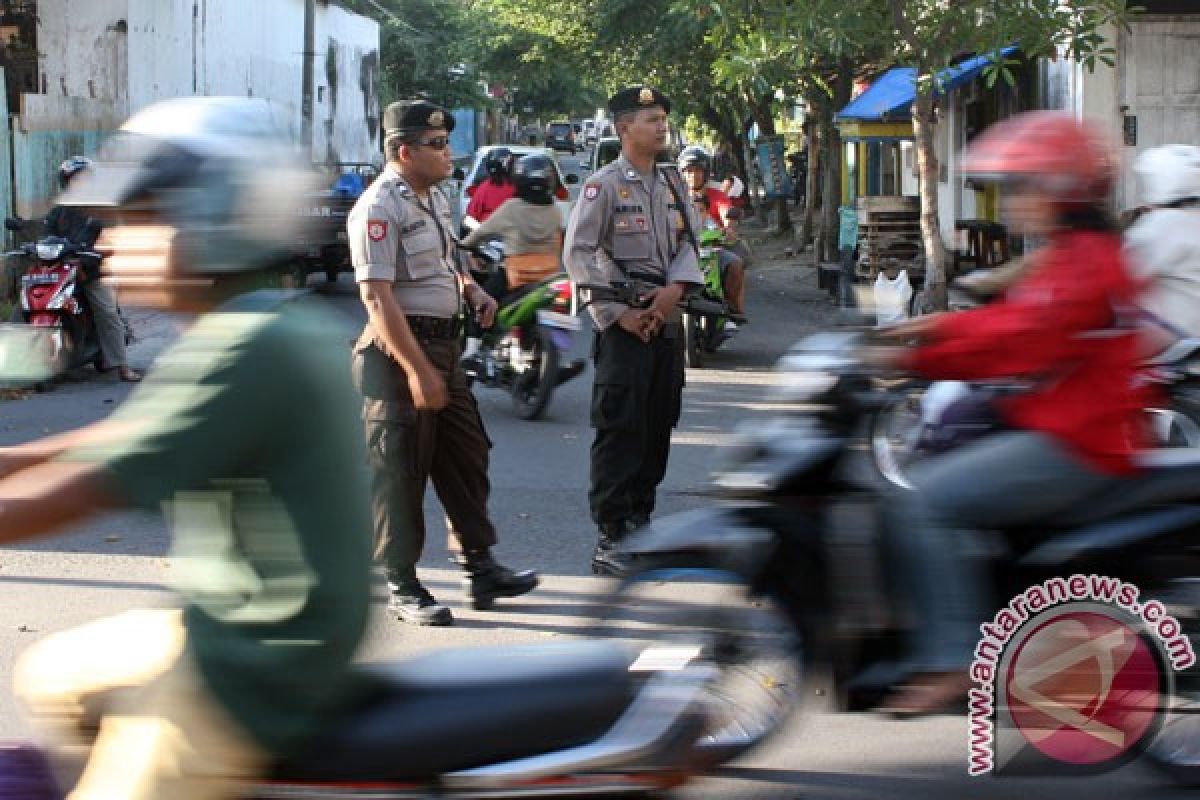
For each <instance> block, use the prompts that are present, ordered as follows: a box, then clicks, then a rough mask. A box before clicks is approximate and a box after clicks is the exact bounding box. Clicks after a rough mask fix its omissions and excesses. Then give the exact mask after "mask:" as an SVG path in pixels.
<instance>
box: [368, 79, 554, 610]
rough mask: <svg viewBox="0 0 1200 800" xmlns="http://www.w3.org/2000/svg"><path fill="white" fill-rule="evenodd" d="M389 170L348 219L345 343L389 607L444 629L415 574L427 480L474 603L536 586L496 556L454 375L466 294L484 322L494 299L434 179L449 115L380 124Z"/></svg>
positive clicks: (410, 105) (458, 372) (444, 162)
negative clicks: (353, 297)
mask: <svg viewBox="0 0 1200 800" xmlns="http://www.w3.org/2000/svg"><path fill="white" fill-rule="evenodd" d="M383 127H384V150H385V152H386V155H387V160H388V164H387V167H386V168H385V169H384V171H383V174H382V175H380V176H379V178H378V179H377V180H376V181H375V182H374V183H373V184H372V185H371V187H370V188H369V189H367V191H365V192H364V193H363V194H362V196H361V197H360V198H359V200H358V202H357V203H356V204H355V206H354V208H353V210H352V211H351V212H350V216H349V219H348V220H347V230H348V232H349V238H350V249H351V256H352V259H353V263H354V274H355V278H356V280H357V281H358V284H359V289H360V293H361V296H362V300H363V304H364V305H365V306H366V308H367V316H368V322H367V326H366V328H365V329H364V330H363V334H362V336H361V337H360V338H359V340H358V343H357V344H356V346H355V348H354V374H355V380H356V382H357V384H358V388H359V390H360V391H361V392H362V394H363V421H364V423H365V425H366V435H367V446H368V448H369V449H370V458H371V469H372V506H373V512H374V524H375V538H376V558H378V559H379V560H380V561H382V562H383V565H384V568H385V570H386V572H387V578H388V585H389V587H390V589H391V592H392V597H391V600H390V602H389V605H388V607H389V609H390V610H391V611H392V612H393V613H395V614H396V616H397V617H398V618H399V619H401V620H403V621H406V622H411V623H414V624H419V625H449V624H451V623H452V621H453V618H452V616H451V614H450V609H448V608H446V607H445V606H442V605H440V604H439V603H438V602H437V601H436V600H435V599H434V598H433V596H432V595H431V594H430V593H429V592H428V591H427V590H426V589H425V588H424V587H423V586H422V585H421V583H420V581H419V580H418V579H417V570H416V565H417V561H418V560H419V559H420V557H421V550H422V548H423V547H424V543H425V519H424V514H423V511H422V501H423V499H424V496H425V486H426V483H427V481H428V480H429V479H432V481H433V486H434V489H435V490H436V491H437V494H438V497H439V499H440V500H441V502H442V506H443V507H444V508H445V511H446V518H447V521H446V527H447V530H448V532H449V536H450V548H451V550H452V551H453V552H455V553H456V560H457V561H458V563H459V564H460V565H461V566H462V567H463V569H464V570H465V571H466V574H467V581H466V582H467V588H468V591H469V593H470V596H471V600H472V603H473V605H474V607H475V608H477V609H483V608H489V607H491V605H492V604H493V602H494V601H495V599H496V598H498V597H516V596H517V595H520V594H524V593H526V592H528V591H530V590H532V589H533V588H534V587H535V586H536V585H537V575H536V574H535V573H533V572H529V571H525V572H513V571H512V570H509V569H507V568H505V567H502V566H500V565H499V564H497V563H496V561H495V560H494V559H493V558H492V556H491V552H490V548H491V547H492V546H493V545H495V543H496V531H495V528H494V527H493V525H492V522H491V520H490V519H489V518H488V513H487V501H488V493H489V491H490V484H489V483H488V474H487V473H488V450H489V448H490V447H491V442H490V441H489V440H488V438H487V434H486V433H485V431H484V428H483V421H482V420H481V419H480V417H479V410H478V408H477V407H476V405H475V398H474V396H473V395H472V394H471V390H470V389H469V388H468V387H467V383H466V377H465V376H464V374H463V372H462V369H461V368H460V367H459V365H458V362H459V345H458V335H459V331H460V328H461V322H462V316H461V313H460V312H461V307H462V304H463V301H464V300H465V301H466V302H467V303H468V304H470V305H471V307H472V308H473V309H474V311H475V313H476V315H477V316H478V318H479V319H480V322H481V324H483V326H484V327H490V326H491V324H492V321H493V319H494V317H495V314H496V302H495V301H494V300H493V299H492V298H491V297H489V296H488V295H487V293H486V292H484V291H483V289H482V288H480V287H479V286H478V285H477V284H476V283H475V282H474V281H473V280H472V279H471V277H470V271H469V270H467V269H466V268H465V266H464V265H463V263H462V261H461V259H460V254H459V251H458V249H457V241H456V240H455V238H454V236H453V234H452V233H451V231H452V229H453V224H454V223H453V217H452V215H451V212H450V204H449V203H448V201H447V200H446V196H445V195H444V194H442V191H441V189H439V188H438V186H437V184H438V183H440V182H441V181H443V180H445V179H446V178H448V177H449V176H450V173H451V172H452V171H453V169H454V164H453V162H452V161H451V154H450V146H449V136H448V134H449V133H450V132H451V131H452V130H454V117H453V116H452V115H451V114H450V113H449V112H448V111H446V110H445V109H441V108H438V107H437V106H435V105H433V104H431V103H428V102H425V101H421V100H417V101H407V102H401V103H393V104H392V105H390V106H388V108H387V109H386V110H385V112H384V117H383Z"/></svg>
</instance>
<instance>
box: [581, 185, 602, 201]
mask: <svg viewBox="0 0 1200 800" xmlns="http://www.w3.org/2000/svg"><path fill="white" fill-rule="evenodd" d="M599 195H600V184H598V183H589V184H588V185H587V186H585V187H583V199H585V200H595V199H596V198H597V197H598V196H599Z"/></svg>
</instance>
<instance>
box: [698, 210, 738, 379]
mask: <svg viewBox="0 0 1200 800" xmlns="http://www.w3.org/2000/svg"><path fill="white" fill-rule="evenodd" d="M699 240H700V241H699V244H700V269H701V271H702V272H703V273H704V289H703V290H702V292H701V296H702V297H703V298H704V299H705V300H707V301H709V303H710V304H711V306H709V307H706V308H708V310H706V311H701V310H693V309H692V308H685V309H684V312H683V341H684V356H685V358H686V360H687V365H688V366H689V367H691V368H693V369H700V368H701V367H703V366H704V361H705V358H706V356H707V355H708V354H709V353H715V352H716V351H717V348H719V347H720V346H721V345H722V344H724V343H725V342H726V341H728V340H729V338H730V336H731V335H732V334H731V333H730V332H729V330H728V329H727V328H726V324H727V323H728V322H729V321H730V320H731V319H732V320H734V321H737V322H741V321H742V320H741V318H740V317H737V316H735V315H734V314H731V313H730V312H729V311H728V309H727V307H726V304H725V286H724V284H723V283H722V281H721V264H720V253H721V249H722V247H724V245H725V233H724V231H722V230H721V229H720V228H717V227H715V226H713V225H711V224H709V225H705V226H704V228H702V229H701V231H700V236H699Z"/></svg>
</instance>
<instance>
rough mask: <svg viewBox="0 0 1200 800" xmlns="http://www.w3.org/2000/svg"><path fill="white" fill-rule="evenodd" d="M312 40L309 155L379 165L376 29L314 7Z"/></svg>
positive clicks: (364, 19)
mask: <svg viewBox="0 0 1200 800" xmlns="http://www.w3.org/2000/svg"><path fill="white" fill-rule="evenodd" d="M316 41H317V47H316V52H317V60H316V70H315V72H316V82H315V85H316V86H317V89H318V91H317V97H316V98H315V100H316V104H315V106H314V108H315V111H314V114H313V117H314V119H315V123H314V125H313V152H314V153H315V154H316V157H317V159H318V160H322V159H327V160H330V161H376V160H378V161H379V162H380V163H382V158H383V154H382V148H383V145H382V143H381V142H380V140H379V125H380V117H381V116H382V114H383V112H382V110H381V109H380V106H379V93H378V84H379V68H380V53H379V24H378V23H376V22H375V21H374V20H372V19H369V18H367V17H362V16H359V15H357V14H351V13H349V12H348V11H346V10H345V9H342V8H340V7H338V6H333V5H330V6H327V7H325V8H321V7H318V9H317V35H316ZM331 132H332V138H331V137H330V133H331Z"/></svg>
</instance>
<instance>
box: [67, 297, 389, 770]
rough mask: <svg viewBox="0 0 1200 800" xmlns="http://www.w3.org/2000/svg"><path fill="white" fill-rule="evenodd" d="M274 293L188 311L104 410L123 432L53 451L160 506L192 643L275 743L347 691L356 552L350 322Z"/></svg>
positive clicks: (361, 554)
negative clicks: (129, 431)
mask: <svg viewBox="0 0 1200 800" xmlns="http://www.w3.org/2000/svg"><path fill="white" fill-rule="evenodd" d="M283 297H284V295H282V294H281V293H277V292H256V293H254V294H253V295H247V296H245V297H242V298H239V299H238V300H236V301H234V302H233V303H231V304H228V305H226V306H224V307H223V308H222V309H221V310H219V311H218V312H216V313H212V314H207V315H205V316H203V317H200V318H199V319H198V320H197V321H196V323H195V324H194V325H193V327H192V328H191V329H190V330H189V331H188V332H187V333H186V334H185V335H184V336H183V337H182V338H181V339H180V340H179V342H178V343H177V344H175V345H174V346H173V347H171V348H170V349H169V350H167V351H166V352H165V353H163V355H162V356H161V357H160V358H159V361H158V363H157V365H156V366H155V369H154V370H153V371H152V372H151V373H150V374H149V375H148V376H147V377H146V380H145V381H144V382H143V383H142V384H141V385H139V387H138V388H137V389H136V390H135V391H134V392H133V394H132V395H131V396H130V397H129V400H128V401H127V402H126V403H125V404H124V405H122V406H121V407H120V408H119V409H118V410H117V411H116V413H115V414H114V415H113V419H114V420H126V421H130V422H131V423H133V424H134V425H135V426H136V427H135V428H134V430H135V431H136V432H135V433H134V434H133V435H132V436H131V437H130V438H129V439H127V440H125V441H122V442H121V443H120V444H119V445H116V446H106V447H103V448H90V449H81V450H79V451H76V452H74V453H70V454H68V455H67V456H66V457H65V458H67V459H68V460H74V461H80V460H84V461H91V462H99V463H102V464H103V467H104V469H105V471H106V473H107V475H108V476H110V478H111V479H112V484H113V486H114V488H115V489H116V490H117V491H119V492H120V493H121V494H122V495H123V496H124V497H125V498H126V499H128V500H129V501H132V502H133V503H136V504H138V505H144V506H150V507H155V506H158V505H160V504H161V505H162V507H163V509H164V511H165V513H166V515H167V519H168V521H169V523H170V525H171V528H172V533H173V547H172V584H173V585H174V588H176V589H177V590H178V591H179V593H180V594H181V595H182V596H183V599H184V602H185V609H184V620H185V624H186V626H187V632H188V645H189V648H190V652H191V654H192V655H193V657H194V658H195V660H196V662H197V664H198V666H199V669H200V671H201V673H202V674H203V676H204V678H205V679H206V681H207V683H208V685H209V687H210V688H211V690H212V691H213V693H214V694H215V696H216V697H217V699H218V700H219V701H220V702H221V703H222V705H223V706H224V707H225V708H226V709H228V711H229V712H230V713H231V714H232V715H233V716H234V717H235V718H236V719H237V720H238V721H239V722H241V723H242V725H243V726H244V727H245V728H246V730H248V731H249V732H250V733H251V734H252V735H253V736H254V737H255V738H256V739H257V740H258V741H259V742H260V743H261V744H262V745H263V746H264V747H266V748H267V749H268V750H269V751H271V752H273V753H276V754H283V753H286V752H288V751H289V750H290V749H292V748H293V747H294V746H296V745H297V744H299V743H301V742H302V741H303V740H304V739H305V738H306V737H307V736H309V735H311V734H313V733H315V732H316V731H317V730H318V729H319V727H320V725H321V723H322V721H323V720H325V719H326V718H327V717H328V715H329V714H330V713H331V712H334V711H336V710H337V709H338V708H339V706H340V705H342V704H343V703H344V702H345V701H346V700H347V699H348V698H349V696H350V693H351V690H352V689H353V686H352V681H351V679H350V676H349V674H348V670H347V667H348V665H349V663H350V661H351V659H352V657H353V655H354V652H355V650H356V648H357V646H358V644H359V641H360V639H361V637H362V634H363V630H364V628H365V624H366V619H367V612H368V606H369V601H370V564H371V549H370V532H371V524H370V516H369V499H368V493H367V484H366V475H365V465H366V459H365V457H364V454H363V440H362V431H361V429H360V427H359V425H360V422H359V414H358V412H359V401H358V398H357V395H356V394H355V392H354V390H353V388H352V385H351V382H350V374H349V358H348V357H347V349H346V346H345V344H346V341H347V340H348V339H349V338H350V337H351V335H352V334H351V332H349V331H348V330H347V324H346V322H343V321H340V320H338V319H337V318H335V317H333V316H332V315H331V314H330V312H326V311H323V310H321V308H320V307H319V306H320V302H319V301H317V300H315V299H312V298H304V299H301V300H291V301H286V302H281V300H282V299H283Z"/></svg>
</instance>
